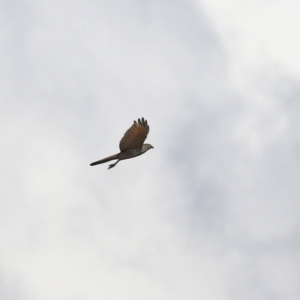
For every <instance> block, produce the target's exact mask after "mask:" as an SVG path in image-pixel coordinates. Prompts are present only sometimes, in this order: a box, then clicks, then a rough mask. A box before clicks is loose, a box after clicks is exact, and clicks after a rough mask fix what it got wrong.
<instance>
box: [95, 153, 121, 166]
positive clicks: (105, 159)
mask: <svg viewBox="0 0 300 300" xmlns="http://www.w3.org/2000/svg"><path fill="white" fill-rule="evenodd" d="M114 159H118V154H115V155H112V156H108V157H106V158H103V159H101V160H98V161H95V162H93V163H91V164H90V166H95V165H99V164H103V163H106V162H108V161H110V160H114Z"/></svg>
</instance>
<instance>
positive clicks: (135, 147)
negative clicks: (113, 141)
mask: <svg viewBox="0 0 300 300" xmlns="http://www.w3.org/2000/svg"><path fill="white" fill-rule="evenodd" d="M149 130H150V128H149V126H148V124H147V121H146V120H144V118H142V119H138V121H137V122H136V121H134V123H133V125H132V126H131V127H130V128H129V129H128V130H127V131H126V132H125V134H124V136H123V138H122V139H121V141H120V150H121V152H120V153H117V154H115V155H112V156H108V157H106V158H104V159H101V160H98V161H95V162H93V163H91V166H95V165H99V164H103V163H106V162H108V161H111V160H115V159H117V161H116V162H115V163H114V164H111V165H109V167H108V169H110V168H113V167H114V166H115V165H116V164H117V163H118V162H119V161H120V160H124V159H129V158H133V157H136V156H139V155H142V154H144V153H145V152H147V151H148V150H150V149H151V148H153V146H152V145H150V144H143V143H144V141H145V139H146V138H147V135H148V133H149Z"/></svg>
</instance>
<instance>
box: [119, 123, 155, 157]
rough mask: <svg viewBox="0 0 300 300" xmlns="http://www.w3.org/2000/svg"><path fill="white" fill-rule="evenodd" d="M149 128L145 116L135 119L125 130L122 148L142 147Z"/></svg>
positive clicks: (121, 142) (121, 143) (122, 149)
mask: <svg viewBox="0 0 300 300" xmlns="http://www.w3.org/2000/svg"><path fill="white" fill-rule="evenodd" d="M149 130H150V128H149V126H148V123H147V121H146V120H144V118H141V119H138V120H137V121H134V122H133V125H132V126H131V127H130V128H129V129H128V130H127V131H126V132H125V134H124V136H123V138H122V139H121V141H120V150H121V151H125V150H128V149H141V148H142V146H143V144H144V141H145V139H146V138H147V135H148V133H149Z"/></svg>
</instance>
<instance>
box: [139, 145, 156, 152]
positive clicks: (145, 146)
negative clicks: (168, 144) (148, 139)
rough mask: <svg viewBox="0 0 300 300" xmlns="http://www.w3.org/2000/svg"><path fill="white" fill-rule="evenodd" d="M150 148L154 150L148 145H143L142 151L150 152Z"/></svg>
mask: <svg viewBox="0 0 300 300" xmlns="http://www.w3.org/2000/svg"><path fill="white" fill-rule="evenodd" d="M152 148H153V149H154V147H153V146H152V145H150V144H144V145H143V148H142V150H143V151H144V152H146V151H148V150H150V149H152Z"/></svg>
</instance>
